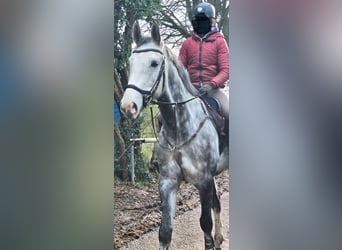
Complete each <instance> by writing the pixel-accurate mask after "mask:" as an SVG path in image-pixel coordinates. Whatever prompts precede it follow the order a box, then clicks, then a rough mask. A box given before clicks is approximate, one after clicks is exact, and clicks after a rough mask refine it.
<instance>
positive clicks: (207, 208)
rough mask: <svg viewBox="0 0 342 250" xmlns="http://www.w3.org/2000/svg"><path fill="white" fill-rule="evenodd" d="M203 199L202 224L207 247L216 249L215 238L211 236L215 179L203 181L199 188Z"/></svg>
mask: <svg viewBox="0 0 342 250" xmlns="http://www.w3.org/2000/svg"><path fill="white" fill-rule="evenodd" d="M199 193H200V200H201V218H200V224H201V228H202V230H203V232H204V243H205V249H206V250H209V249H210V250H211V249H214V240H213V237H212V236H211V230H212V229H213V221H212V219H211V208H212V204H213V180H212V179H211V180H210V181H207V182H205V183H203V185H201V186H200V188H199Z"/></svg>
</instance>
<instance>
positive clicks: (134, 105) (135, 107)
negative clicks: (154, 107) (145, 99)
mask: <svg viewBox="0 0 342 250" xmlns="http://www.w3.org/2000/svg"><path fill="white" fill-rule="evenodd" d="M133 109H135V111H137V110H138V106H137V104H136V103H135V102H133Z"/></svg>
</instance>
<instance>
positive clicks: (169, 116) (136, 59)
mask: <svg viewBox="0 0 342 250" xmlns="http://www.w3.org/2000/svg"><path fill="white" fill-rule="evenodd" d="M133 39H134V42H135V43H136V45H137V46H136V48H135V49H134V50H133V53H132V55H131V56H130V58H129V65H130V70H129V80H128V85H127V89H126V90H125V93H124V96H123V98H122V100H121V110H122V111H123V113H124V114H126V115H127V116H128V117H130V118H132V119H135V118H137V117H138V116H139V114H140V112H141V111H142V109H143V108H145V107H146V106H147V105H148V104H150V103H151V102H153V103H157V104H158V105H159V109H160V113H161V116H162V127H161V131H160V134H159V142H158V144H157V158H158V163H159V167H160V180H159V193H160V199H161V209H162V220H161V226H160V229H159V243H160V248H159V249H169V246H170V242H171V235H172V222H173V218H174V215H175V210H176V194H177V191H178V188H179V185H180V183H181V182H182V181H186V182H190V183H192V184H193V185H195V187H196V188H197V189H198V190H199V194H200V201H201V217H200V224H201V228H202V230H203V232H204V240H205V249H220V245H221V243H222V241H223V236H222V233H221V227H222V226H221V219H220V201H219V199H218V197H217V194H216V187H215V182H214V178H213V176H215V175H217V174H219V173H220V172H222V171H223V170H225V169H228V145H227V144H226V145H225V146H224V147H223V148H221V150H219V137H218V134H217V132H216V129H215V127H214V125H213V123H212V121H211V119H210V118H209V115H208V113H207V109H206V107H205V105H204V104H203V102H202V101H201V99H200V98H198V94H199V93H198V92H197V90H196V89H195V88H194V87H193V86H192V84H191V82H190V79H189V77H188V74H187V72H186V70H185V69H184V67H183V66H182V65H181V63H180V61H178V59H177V58H176V57H175V55H174V54H172V52H171V50H170V49H168V48H167V47H166V46H164V43H163V41H162V40H161V37H160V33H159V28H158V26H157V25H154V24H153V25H152V29H151V37H145V36H143V35H142V34H141V31H140V27H139V24H138V23H137V22H136V23H135V24H134V28H133ZM220 151H221V154H220ZM211 209H213V211H214V218H215V236H214V238H213V237H212V235H211V231H212V227H213V221H212V218H211Z"/></svg>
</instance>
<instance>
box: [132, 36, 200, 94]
mask: <svg viewBox="0 0 342 250" xmlns="http://www.w3.org/2000/svg"><path fill="white" fill-rule="evenodd" d="M150 42H153V39H152V38H151V37H147V36H142V37H141V39H140V40H139V43H138V44H136V45H137V46H136V48H135V49H137V48H139V47H140V46H142V45H144V44H147V43H150ZM162 47H164V48H165V51H166V53H167V55H166V56H167V58H168V59H169V60H170V62H172V64H173V65H174V66H175V67H176V69H177V71H178V74H179V77H180V78H181V80H182V82H183V84H184V86H185V88H186V89H187V90H188V91H189V92H190V93H191V94H192V95H198V90H197V89H196V88H195V87H194V86H193V85H192V83H191V81H190V78H189V74H188V72H187V71H186V69H185V67H184V66H183V64H182V63H181V61H180V60H179V58H178V57H177V56H176V55H175V54H174V53H173V52H172V51H171V49H170V48H169V47H167V46H165V45H164V44H163V45H162Z"/></svg>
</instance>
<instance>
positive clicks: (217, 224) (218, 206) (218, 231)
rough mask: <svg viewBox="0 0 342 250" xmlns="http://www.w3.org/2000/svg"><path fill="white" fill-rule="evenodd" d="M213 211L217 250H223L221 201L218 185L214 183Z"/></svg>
mask: <svg viewBox="0 0 342 250" xmlns="http://www.w3.org/2000/svg"><path fill="white" fill-rule="evenodd" d="M213 211H214V220H215V236H214V239H215V240H214V242H215V249H221V244H222V242H223V236H222V224H221V216H220V213H221V204H220V200H219V198H218V196H217V191H216V185H215V181H214V187H213Z"/></svg>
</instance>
